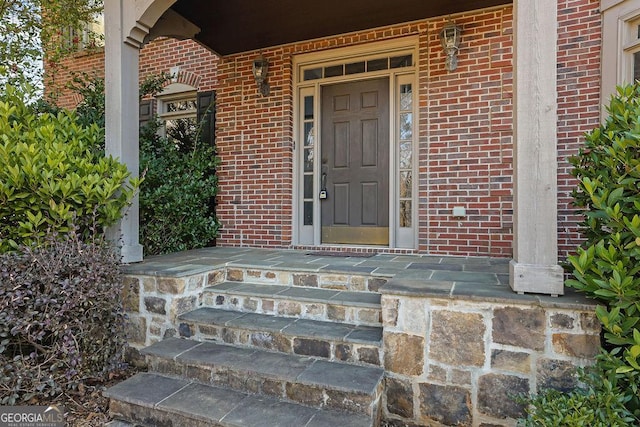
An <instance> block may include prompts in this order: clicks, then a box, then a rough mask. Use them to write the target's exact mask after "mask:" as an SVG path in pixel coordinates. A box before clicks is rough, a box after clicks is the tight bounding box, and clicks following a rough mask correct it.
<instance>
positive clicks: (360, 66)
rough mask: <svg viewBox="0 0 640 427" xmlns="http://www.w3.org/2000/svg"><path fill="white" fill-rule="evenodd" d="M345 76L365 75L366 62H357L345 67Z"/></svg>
mask: <svg viewBox="0 0 640 427" xmlns="http://www.w3.org/2000/svg"><path fill="white" fill-rule="evenodd" d="M344 73H345V74H358V73H364V61H363V62H355V63H353V64H347V65H345V66H344Z"/></svg>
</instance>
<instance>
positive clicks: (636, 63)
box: [633, 52, 640, 81]
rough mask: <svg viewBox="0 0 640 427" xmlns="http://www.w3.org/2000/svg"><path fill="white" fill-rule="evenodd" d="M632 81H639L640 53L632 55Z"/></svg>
mask: <svg viewBox="0 0 640 427" xmlns="http://www.w3.org/2000/svg"><path fill="white" fill-rule="evenodd" d="M633 80H634V81H635V80H640V52H636V53H634V54H633Z"/></svg>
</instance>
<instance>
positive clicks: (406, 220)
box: [400, 200, 411, 227]
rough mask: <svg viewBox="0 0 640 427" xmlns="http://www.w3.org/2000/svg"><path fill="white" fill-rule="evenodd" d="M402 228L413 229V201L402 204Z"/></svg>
mask: <svg viewBox="0 0 640 427" xmlns="http://www.w3.org/2000/svg"><path fill="white" fill-rule="evenodd" d="M400 227H411V201H410V200H403V201H401V202H400Z"/></svg>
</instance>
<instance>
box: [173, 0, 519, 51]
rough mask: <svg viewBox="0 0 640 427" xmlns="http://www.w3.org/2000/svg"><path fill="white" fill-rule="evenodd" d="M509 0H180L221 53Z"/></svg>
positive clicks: (182, 10) (203, 38)
mask: <svg viewBox="0 0 640 427" xmlns="http://www.w3.org/2000/svg"><path fill="white" fill-rule="evenodd" d="M510 3H512V1H511V0H458V1H451V0H394V1H390V0H323V1H317V0H315V1H309V0H278V1H258V0H242V1H229V0H213V1H212V0H178V1H177V2H176V3H174V5H173V6H172V9H173V10H174V11H176V12H177V13H179V14H180V15H182V16H183V17H185V18H186V19H188V20H189V21H191V22H193V23H194V24H195V25H197V26H199V27H200V28H201V29H202V30H201V32H200V33H199V34H198V35H197V36H196V40H198V41H199V42H201V43H202V44H204V45H205V46H208V47H209V48H210V49H211V50H213V51H214V52H216V53H218V54H219V55H223V56H225V55H230V54H234V53H239V52H246V51H250V50H255V49H262V48H266V47H269V46H277V45H282V44H287V43H292V42H297V41H303V40H311V39H316V38H321V37H327V36H332V35H336V34H343V33H349V32H352V31H360V30H365V29H368V28H376V27H382V26H385V25H392V24H398V23H401V22H411V21H415V20H418V19H424V18H431V17H435V16H444V15H449V14H455V13H459V12H464V11H469V10H476V9H482V8H486V7H492V6H498V5H503V4H510Z"/></svg>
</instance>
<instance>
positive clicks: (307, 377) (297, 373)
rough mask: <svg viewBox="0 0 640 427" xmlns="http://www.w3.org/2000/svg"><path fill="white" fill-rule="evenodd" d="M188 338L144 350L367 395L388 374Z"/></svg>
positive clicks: (145, 352)
mask: <svg viewBox="0 0 640 427" xmlns="http://www.w3.org/2000/svg"><path fill="white" fill-rule="evenodd" d="M184 341H189V340H184V339H180V338H169V339H167V340H164V341H161V342H158V343H156V344H153V345H151V346H150V347H147V348H145V349H143V350H142V353H143V354H145V355H152V356H157V357H161V358H165V359H169V358H170V359H172V360H175V361H177V362H179V363H186V364H189V365H193V364H196V365H205V366H215V367H217V368H220V367H224V368H226V369H231V370H234V371H241V372H248V373H249V374H250V375H251V374H255V375H258V376H261V377H266V378H273V379H278V380H283V379H284V380H287V381H295V382H296V383H301V384H306V385H310V386H318V387H328V388H331V389H334V390H339V391H345V392H350V393H353V392H354V393H358V394H366V395H372V394H375V390H376V388H377V386H378V384H379V382H380V381H381V380H382V378H383V376H384V369H382V368H380V367H375V366H359V365H351V364H346V363H339V362H331V361H325V360H318V359H314V358H311V357H306V356H299V355H295V354H286V353H274V352H269V351H266V350H262V349H254V348H244V347H236V346H232V345H226V344H218V343H214V342H197V341H192V343H194V344H195V345H185V343H184ZM185 348H186V350H185Z"/></svg>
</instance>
